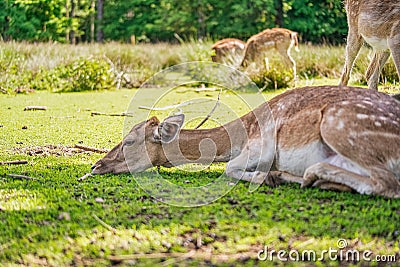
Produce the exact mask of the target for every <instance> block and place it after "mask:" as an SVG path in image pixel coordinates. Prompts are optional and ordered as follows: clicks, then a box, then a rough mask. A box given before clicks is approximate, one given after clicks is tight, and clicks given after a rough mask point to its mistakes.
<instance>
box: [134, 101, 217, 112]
mask: <svg viewBox="0 0 400 267" xmlns="http://www.w3.org/2000/svg"><path fill="white" fill-rule="evenodd" d="M208 101H210V100H209V99H206V100H204V101H198V102H193V101H187V102H183V103H180V104H176V105H170V106H165V107H147V106H139V107H138V108H139V109H147V110H152V111H163V110H168V109H174V108H180V107H184V106H189V105H193V104H200V103H204V102H208Z"/></svg>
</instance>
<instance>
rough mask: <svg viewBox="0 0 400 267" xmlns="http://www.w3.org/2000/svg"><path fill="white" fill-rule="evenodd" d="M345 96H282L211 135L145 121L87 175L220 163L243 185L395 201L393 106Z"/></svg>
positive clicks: (399, 153) (399, 122) (399, 123)
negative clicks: (293, 186)
mask: <svg viewBox="0 0 400 267" xmlns="http://www.w3.org/2000/svg"><path fill="white" fill-rule="evenodd" d="M346 89H348V90H342V88H341V87H338V86H321V87H314V88H313V87H311V88H309V87H305V88H300V89H294V90H291V91H287V92H285V93H283V94H281V95H279V96H277V97H275V98H273V99H272V100H270V101H269V102H266V103H264V104H262V105H261V106H259V107H258V108H256V109H254V110H253V111H251V112H250V113H248V114H246V115H244V116H242V117H241V118H238V119H236V120H234V121H232V122H229V123H227V124H225V125H224V126H221V127H217V128H213V129H202V130H186V129H181V127H182V125H183V120H184V115H177V116H171V117H168V118H166V119H165V120H164V121H163V122H162V123H160V121H159V120H158V119H157V118H156V117H152V118H151V119H149V120H147V121H144V122H142V123H139V124H137V125H135V126H134V127H133V128H132V130H131V131H130V133H129V134H128V135H127V136H126V137H125V138H124V139H123V140H122V142H120V143H119V144H118V145H117V146H116V147H114V148H113V149H112V150H111V151H110V152H109V153H108V154H107V155H106V156H105V157H104V158H102V159H100V160H99V161H97V162H96V163H95V164H94V165H93V167H92V169H93V171H92V172H93V173H94V174H103V173H123V172H129V170H128V165H129V169H130V171H132V172H143V171H145V170H146V169H148V168H151V167H153V166H166V167H172V166H177V165H179V164H185V163H193V162H195V163H210V162H228V163H227V167H226V171H225V173H226V174H227V175H228V176H230V177H232V178H236V179H241V180H245V181H249V182H255V183H263V182H264V181H265V183H267V184H268V185H271V186H274V185H276V184H280V183H283V182H297V183H300V184H301V185H302V187H306V186H316V187H320V188H325V189H336V190H341V191H348V190H355V191H357V192H359V193H361V194H373V195H381V196H386V197H396V198H399V197H400V182H399V180H400V102H398V101H397V100H395V99H393V98H392V97H390V96H388V95H386V94H384V93H379V92H376V91H369V90H366V89H362V88H354V87H353V88H352V87H347V88H346ZM270 111H271V112H270ZM210 143H211V144H210ZM124 155H125V156H124ZM271 165H272V169H271V172H269V166H271ZM268 172H269V173H268Z"/></svg>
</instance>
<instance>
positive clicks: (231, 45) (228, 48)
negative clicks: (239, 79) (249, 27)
mask: <svg viewBox="0 0 400 267" xmlns="http://www.w3.org/2000/svg"><path fill="white" fill-rule="evenodd" d="M245 46H246V43H245V42H243V41H241V40H239V39H235V38H226V39H222V40H219V41H218V42H216V43H215V44H214V45H213V46H212V47H211V49H212V50H214V52H215V55H213V56H212V61H214V62H217V63H222V64H227V65H231V66H234V67H237V66H238V65H239V64H240V62H241V61H242V58H243V51H244V49H245Z"/></svg>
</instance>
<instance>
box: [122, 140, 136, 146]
mask: <svg viewBox="0 0 400 267" xmlns="http://www.w3.org/2000/svg"><path fill="white" fill-rule="evenodd" d="M134 143H135V140H133V139H126V140H125V141H124V146H131V145H133V144H134Z"/></svg>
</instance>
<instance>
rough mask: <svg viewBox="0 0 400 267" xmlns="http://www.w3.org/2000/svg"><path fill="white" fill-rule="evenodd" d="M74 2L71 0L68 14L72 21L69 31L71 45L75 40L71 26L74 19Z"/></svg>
mask: <svg viewBox="0 0 400 267" xmlns="http://www.w3.org/2000/svg"><path fill="white" fill-rule="evenodd" d="M75 7H76V5H75V0H71V12H70V13H69V17H70V18H71V21H72V29H71V30H70V31H69V40H70V42H71V44H75V43H76V40H75V31H74V25H73V23H74V22H73V20H74V18H75Z"/></svg>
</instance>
